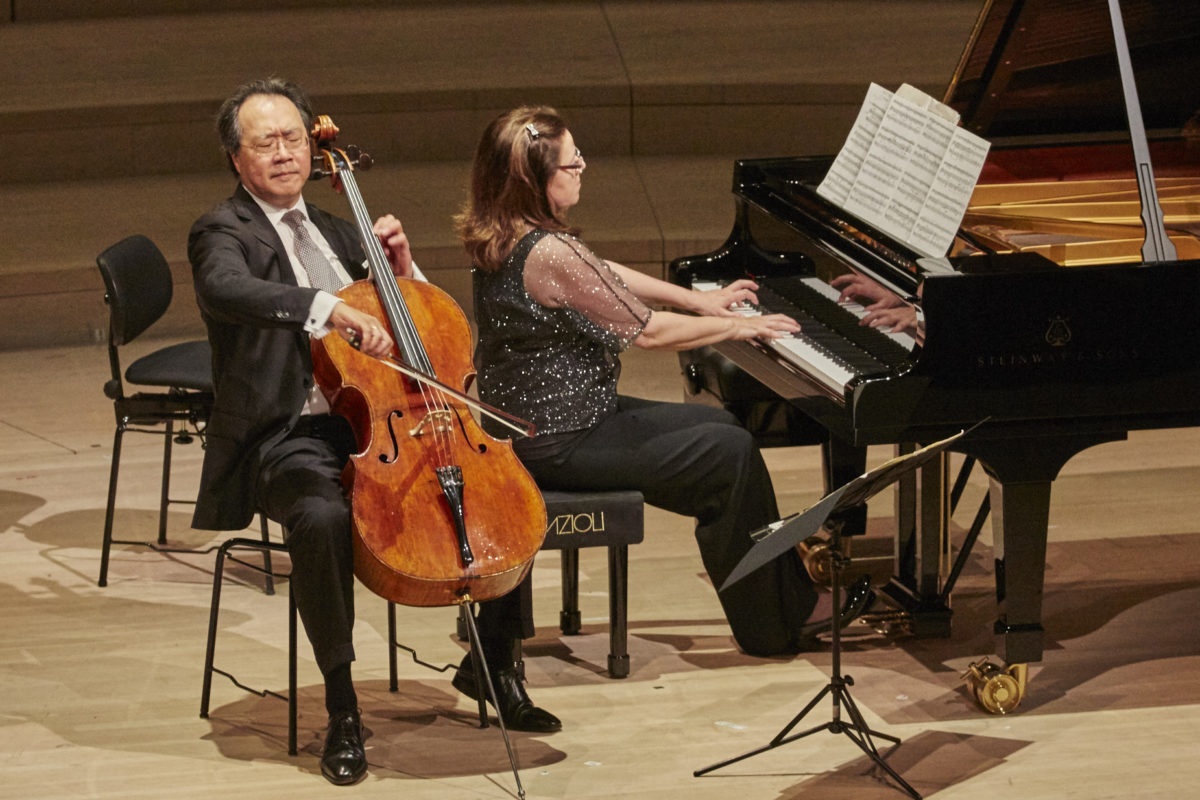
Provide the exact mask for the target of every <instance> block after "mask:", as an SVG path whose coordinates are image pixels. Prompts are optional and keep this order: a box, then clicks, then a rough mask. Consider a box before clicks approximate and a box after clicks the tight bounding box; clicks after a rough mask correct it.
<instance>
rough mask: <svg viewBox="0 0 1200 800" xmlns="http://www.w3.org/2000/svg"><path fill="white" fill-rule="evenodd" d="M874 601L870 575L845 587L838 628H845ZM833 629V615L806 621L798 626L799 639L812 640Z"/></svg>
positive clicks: (802, 640) (803, 640)
mask: <svg viewBox="0 0 1200 800" xmlns="http://www.w3.org/2000/svg"><path fill="white" fill-rule="evenodd" d="M874 602H875V592H874V590H873V589H871V577H870V576H869V575H863V576H861V577H859V579H858V580H856V581H855V582H854V583H852V584H850V586H849V587H847V589H846V599H845V600H844V601H843V602H842V613H841V615H840V619H839V620H838V622H839V623H840V625H839V630H840V629H843V628H845V627H846V626H847V625H849V624H850V623H851V622H853V621H854V620H856V619H858V617H860V616H862V613H863V612H864V611H866V610H867V609H868V608H870V607H871V605H872V604H873V603H874ZM831 630H833V617H827V618H826V619H822V620H817V621H816V622H806V623H805V624H803V625H801V626H800V637H799V638H800V641H801V642H810V643H811V642H812V640H814V639H816V638H817V637H818V636H820V635H821V634H823V633H829V632H830V631H831Z"/></svg>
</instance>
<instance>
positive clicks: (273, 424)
mask: <svg viewBox="0 0 1200 800" xmlns="http://www.w3.org/2000/svg"><path fill="white" fill-rule="evenodd" d="M308 215H309V219H311V220H312V222H313V224H314V225H316V226H317V228H318V230H320V231H321V233H322V234H323V235H324V236H325V239H326V241H328V242H329V245H330V247H332V248H333V251H334V252H335V253H337V255H338V258H340V259H341V261H342V264H343V266H345V267H346V269H347V271H349V273H350V275H351V277H353V278H354V279H356V280H357V279H359V278H364V277H366V272H365V270H364V268H363V266H362V264H363V260H364V254H363V249H362V244H361V243H360V242H359V239H358V234H357V231H356V230H355V228H354V226H353V225H351V224H350V223H348V222H346V221H345V220H342V219H338V218H337V217H334V216H332V215H330V214H326V213H325V212H323V211H321V210H320V209H318V208H315V207H314V206H312V205H308ZM188 259H189V260H190V261H191V263H192V277H193V280H194V281H195V287H196V302H197V303H198V304H199V306H200V313H201V316H202V317H203V318H204V323H205V325H207V326H208V338H209V341H210V342H211V343H212V351H213V384H214V387H215V390H216V403H215V405H214V407H213V413H212V418H211V419H210V420H209V423H208V433H207V439H208V441H207V449H206V451H205V454H204V467H203V469H202V471H201V475H200V493H199V496H198V497H197V500H196V511H195V515H194V517H193V519H192V525H193V526H194V527H196V528H201V529H207V530H240V529H242V528H244V527H246V526H247V525H249V524H250V521H251V520H252V519H253V517H254V514H255V513H256V511H257V509H256V508H255V482H256V480H257V478H258V468H259V464H260V463H261V458H262V455H263V454H264V453H265V452H267V451H268V450H269V449H270V448H271V447H273V446H274V445H275V444H277V443H278V442H279V441H281V440H282V439H283V438H284V437H285V436H286V435H287V433H288V431H290V430H291V429H292V427H293V426H295V424H296V420H297V419H298V418H299V415H300V411H301V410H302V409H303V407H304V401H305V399H306V398H307V396H308V392H309V389H310V388H311V387H312V382H313V376H312V355H311V353H310V351H309V335H308V334H307V333H306V332H305V331H304V323H305V321H306V319H307V316H308V311H309V307H310V306H311V305H312V300H313V297H314V295H315V294H316V291H317V290H316V289H311V288H306V287H303V286H299V285H297V283H296V278H295V274H294V272H293V271H292V266H291V262H290V260H289V259H288V256H287V251H286V250H285V249H284V246H283V242H282V241H281V240H280V238H279V235H278V234H277V233H276V232H275V229H274V227H272V226H271V223H270V222H268V220H267V217H266V215H265V214H263V212H262V209H261V208H259V206H258V204H257V203H255V202H254V199H253V198H252V197H251V196H250V194H249V193H248V192H247V191H246V190H245V188H243V187H242V186H240V185H239V186H238V188H237V191H236V192H235V193H234V195H233V197H231V198H229V199H228V200H226V201H224V202H223V203H221V204H220V205H218V206H217V207H216V208H214V209H213V210H212V211H209V212H208V213H207V214H205V215H204V216H202V217H200V219H198V220H196V223H195V224H194V225H193V226H192V230H191V232H190V233H189V234H188Z"/></svg>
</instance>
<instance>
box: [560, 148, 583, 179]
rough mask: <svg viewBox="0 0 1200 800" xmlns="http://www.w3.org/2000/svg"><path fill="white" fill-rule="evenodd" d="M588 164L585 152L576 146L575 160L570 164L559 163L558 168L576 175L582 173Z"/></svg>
mask: <svg viewBox="0 0 1200 800" xmlns="http://www.w3.org/2000/svg"><path fill="white" fill-rule="evenodd" d="M586 166H587V162H586V161H584V160H583V153H581V152H579V148H578V147H576V148H575V160H574V161H572V162H571V163H570V164H565V165H559V167H558V168H559V169H561V170H563V171H564V172H570V173H572V174H574V175H579V174H580V173H582V172H583V170H584V167H586Z"/></svg>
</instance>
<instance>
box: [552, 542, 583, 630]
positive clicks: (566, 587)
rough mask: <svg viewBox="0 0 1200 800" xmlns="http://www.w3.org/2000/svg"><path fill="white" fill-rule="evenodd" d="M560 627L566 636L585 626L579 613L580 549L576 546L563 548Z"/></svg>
mask: <svg viewBox="0 0 1200 800" xmlns="http://www.w3.org/2000/svg"><path fill="white" fill-rule="evenodd" d="M558 627H559V630H561V631H562V632H563V635H564V636H574V635H575V634H577V633H579V631H580V630H581V629H582V628H583V619H582V617H581V616H580V614H579V551H578V550H576V549H575V548H565V549H563V550H562V611H561V612H560V613H559V616H558Z"/></svg>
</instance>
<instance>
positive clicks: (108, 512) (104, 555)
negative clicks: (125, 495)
mask: <svg viewBox="0 0 1200 800" xmlns="http://www.w3.org/2000/svg"><path fill="white" fill-rule="evenodd" d="M124 434H125V426H123V425H121V424H120V423H118V424H117V430H116V433H114V434H113V452H112V466H111V467H110V468H109V472H108V505H107V506H106V507H105V509H104V541H103V543H102V544H101V545H100V579H99V580H98V581H96V585H98V586H107V585H108V553H109V550H111V549H112V538H113V536H112V530H113V515H114V514H115V513H116V508H117V475H118V473H120V471H121V439H122V437H123V436H124Z"/></svg>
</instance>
